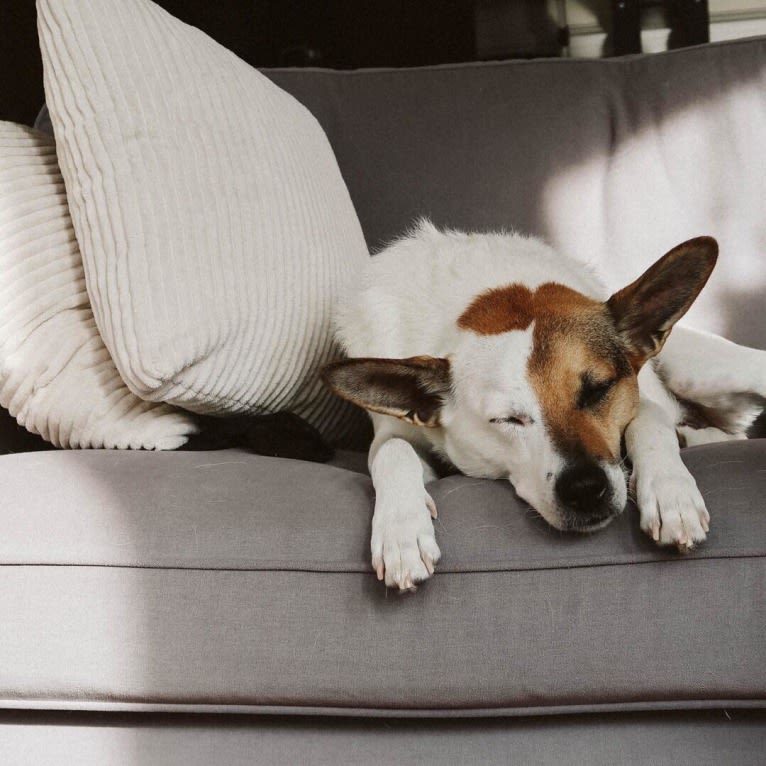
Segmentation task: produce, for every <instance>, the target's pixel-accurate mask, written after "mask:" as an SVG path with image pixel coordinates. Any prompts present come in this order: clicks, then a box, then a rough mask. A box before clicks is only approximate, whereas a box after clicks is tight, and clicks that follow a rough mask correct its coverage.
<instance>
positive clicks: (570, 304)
mask: <svg viewBox="0 0 766 766" xmlns="http://www.w3.org/2000/svg"><path fill="white" fill-rule="evenodd" d="M600 305H601V304H599V303H598V302H597V301H594V300H591V299H590V298H586V297H585V296H584V295H582V294H581V293H578V292H577V291H576V290H572V289H571V288H569V287H566V286H565V285H560V284H558V283H557V282H546V283H545V284H543V285H540V286H539V287H538V288H537V289H536V290H535V291H534V292H532V290H530V289H529V288H528V287H526V286H525V285H519V284H512V285H506V286H505V287H496V288H493V289H491V290H487V291H486V292H483V293H481V295H478V296H477V297H476V298H474V300H473V301H472V302H471V304H470V305H469V306H468V308H467V309H466V310H465V311H464V312H463V313H462V314H461V315H460V318H459V319H458V320H457V324H458V327H460V328H461V329H462V330H470V331H471V332H475V333H476V334H477V335H499V334H501V333H504V332H510V331H511V330H526V329H527V327H529V325H530V324H532V322H534V321H536V320H537V319H539V318H541V317H544V316H549V315H551V314H572V313H575V314H576V313H579V312H582V311H587V310H592V309H593V308H594V306H600Z"/></svg>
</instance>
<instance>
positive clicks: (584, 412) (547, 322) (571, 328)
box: [458, 282, 638, 462]
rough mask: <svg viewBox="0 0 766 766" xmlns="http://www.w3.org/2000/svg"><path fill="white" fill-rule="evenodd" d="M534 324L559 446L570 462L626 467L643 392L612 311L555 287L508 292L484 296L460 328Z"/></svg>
mask: <svg viewBox="0 0 766 766" xmlns="http://www.w3.org/2000/svg"><path fill="white" fill-rule="evenodd" d="M532 322H534V332H533V350H532V354H531V356H530V359H529V362H528V375H529V380H530V383H531V385H532V387H533V388H534V390H535V393H536V394H537V398H538V401H539V403H540V407H541V409H542V413H543V418H544V420H545V425H546V428H547V430H548V432H549V434H550V435H551V438H552V439H553V441H554V442H555V443H556V445H557V447H558V448H559V449H560V450H561V452H562V453H563V454H565V455H569V456H572V457H577V458H586V459H591V460H606V461H612V462H613V461H616V460H619V458H620V443H621V438H622V433H623V431H624V429H625V426H627V424H628V423H629V422H630V420H631V419H632V418H633V417H634V415H635V411H636V407H637V403H638V385H637V382H636V378H635V375H634V373H633V369H632V367H631V364H630V362H629V360H628V357H627V355H626V350H625V348H624V345H623V343H622V342H621V340H620V337H619V334H618V332H617V329H616V327H615V322H614V318H613V317H612V315H611V313H610V312H609V310H608V309H607V306H606V305H605V304H604V303H601V302H599V301H596V300H593V299H591V298H588V297H587V296H585V295H582V293H579V292H577V291H576V290H572V289H571V288H569V287H566V286H564V285H561V284H558V283H555V282H548V283H545V284H543V285H540V287H538V288H537V290H535V291H534V292H533V291H532V290H530V289H529V288H527V287H525V286H523V285H508V286H507V287H502V288H497V289H494V290H489V291H487V292H485V293H482V294H481V295H479V296H478V297H477V298H476V299H475V300H474V301H473V302H472V303H471V305H470V306H469V307H468V308H467V309H466V310H465V311H464V312H463V314H462V315H461V316H460V318H459V319H458V326H459V327H460V328H461V329H464V330H470V331H471V332H474V333H477V334H479V335H495V334H500V333H504V332H509V331H511V330H525V329H527V328H528V327H529V326H530V325H531V324H532Z"/></svg>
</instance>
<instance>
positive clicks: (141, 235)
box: [38, 0, 369, 438]
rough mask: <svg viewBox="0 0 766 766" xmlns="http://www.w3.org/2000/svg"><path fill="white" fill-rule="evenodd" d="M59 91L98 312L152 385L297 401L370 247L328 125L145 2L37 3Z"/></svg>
mask: <svg viewBox="0 0 766 766" xmlns="http://www.w3.org/2000/svg"><path fill="white" fill-rule="evenodd" d="M38 25H39V32H40V43H41V49H42V54H43V64H44V73H45V92H46V98H47V102H48V106H49V109H50V112H51V118H52V123H53V127H54V131H55V134H56V139H57V143H58V150H59V161H60V164H61V167H62V172H63V175H64V179H65V181H66V188H67V194H68V197H69V205H70V209H71V213H72V218H73V222H74V227H75V231H76V233H77V238H78V240H79V242H80V247H81V250H82V255H83V261H84V266H85V272H86V274H87V276H88V292H89V294H90V297H91V302H92V305H93V312H94V314H95V318H96V323H97V324H98V327H99V329H100V331H101V334H102V336H103V338H104V341H105V343H106V345H107V347H108V348H109V350H110V351H111V353H112V356H113V358H114V360H115V363H116V365H117V368H118V369H119V371H120V373H121V374H122V377H123V378H124V380H125V381H126V383H127V384H128V386H129V387H130V388H131V389H132V390H133V391H134V392H136V393H137V394H138V395H139V396H141V397H142V398H145V399H149V400H152V401H159V400H162V401H166V402H171V403H174V404H178V405H180V406H182V407H186V408H188V409H190V410H193V411H196V412H201V413H224V412H232V413H245V412H250V413H256V412H262V411H276V410H280V409H290V410H291V411H293V412H295V413H297V414H298V415H301V416H302V417H304V418H306V419H307V420H308V421H309V422H311V423H312V424H314V425H315V426H317V427H319V428H320V430H322V431H323V433H324V434H325V435H326V436H329V437H330V438H332V437H333V435H334V434H335V435H337V430H338V429H339V428H341V429H342V428H343V426H342V425H341V424H340V423H339V420H340V419H341V415H340V413H341V411H342V410H346V411H347V408H346V407H344V406H343V405H342V403H341V402H339V401H338V400H335V399H334V398H333V397H332V396H331V395H330V394H329V393H328V392H326V391H325V389H324V388H323V387H322V385H321V383H320V381H319V379H318V375H317V372H318V369H319V367H321V365H322V364H324V363H325V362H326V361H328V360H330V359H331V358H334V357H335V356H337V354H338V351H337V349H336V347H335V346H334V343H333V339H332V331H331V310H332V305H333V302H334V300H335V297H336V295H338V294H339V292H340V291H341V290H342V289H343V286H344V284H345V283H346V281H347V280H348V279H349V278H350V277H351V276H352V275H353V274H355V273H356V272H357V271H358V269H359V267H361V265H362V264H363V263H364V261H365V260H366V259H367V258H368V257H369V256H368V253H367V248H366V245H365V242H364V237H363V235H362V231H361V227H360V225H359V222H358V220H357V217H356V213H355V211H354V209H353V206H352V203H351V200H350V197H349V195H348V191H347V189H346V186H345V184H344V182H343V179H342V177H341V175H340V171H339V169H338V167H337V163H336V161H335V157H334V155H333V153H332V150H331V148H330V145H329V142H328V141H327V137H326V136H325V134H324V132H323V131H322V129H321V127H320V126H319V124H318V123H317V122H316V120H315V119H314V117H313V116H312V115H311V114H310V113H309V112H308V111H307V110H306V109H305V108H304V107H303V106H302V105H301V104H299V103H298V102H297V101H296V100H295V99H294V98H293V97H292V96H290V95H288V94H287V93H285V92H284V91H282V90H281V89H279V88H278V87H277V86H275V85H273V84H272V83H271V82H270V81H269V80H268V79H267V78H266V77H264V76H263V75H261V74H260V73H259V72H257V71H256V70H254V69H253V68H252V67H250V66H248V65H247V64H246V63H244V62H243V61H241V60H240V59H238V58H237V57H236V56H235V55H234V54H233V53H231V52H230V51H228V50H226V49H225V48H223V47H221V46H220V45H218V44H217V43H216V42H214V41H213V40H211V39H210V38H209V37H207V36H206V35H204V34H203V33H202V32H200V31H199V30H197V29H194V28H193V27H189V26H187V25H185V24H183V23H181V22H180V21H178V20H177V19H175V18H173V17H172V16H170V15H169V14H167V13H166V12H165V11H163V10H162V9H161V8H159V7H158V6H157V5H155V4H154V3H151V2H149V1H148V0H38Z"/></svg>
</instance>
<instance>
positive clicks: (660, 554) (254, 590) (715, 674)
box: [0, 40, 766, 764]
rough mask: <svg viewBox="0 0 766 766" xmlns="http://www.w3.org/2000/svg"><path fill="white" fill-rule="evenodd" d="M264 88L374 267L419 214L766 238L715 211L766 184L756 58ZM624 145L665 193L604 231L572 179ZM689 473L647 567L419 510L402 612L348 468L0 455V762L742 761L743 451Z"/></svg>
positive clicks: (691, 52) (551, 537)
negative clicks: (650, 214)
mask: <svg viewBox="0 0 766 766" xmlns="http://www.w3.org/2000/svg"><path fill="white" fill-rule="evenodd" d="M268 74H269V76H270V77H271V78H273V79H274V80H275V81H276V82H277V83H278V84H279V85H280V86H281V87H283V88H285V89H287V90H288V91H290V92H292V93H293V94H294V95H295V96H296V97H297V98H299V99H300V100H301V101H303V102H304V103H305V104H306V105H307V106H308V107H309V108H310V109H311V110H312V111H313V112H314V113H315V114H316V116H317V117H318V119H319V120H320V122H321V123H322V125H323V126H324V128H325V130H326V131H327V133H328V135H329V137H330V140H331V142H332V144H333V147H334V149H335V152H336V155H337V157H338V161H339V163H340V166H341V170H342V171H343V174H344V177H345V179H346V182H347V184H348V186H349V189H350V191H351V195H352V198H353V199H354V202H355V204H356V207H357V210H358V213H359V216H360V219H361V221H362V224H363V227H364V230H365V234H366V237H367V240H368V243H369V245H370V246H371V248H373V249H375V248H378V247H380V246H381V244H383V243H385V242H386V241H387V240H389V239H390V238H392V237H393V236H395V235H397V234H398V233H400V232H401V231H402V229H403V228H404V227H405V226H406V225H407V224H408V223H409V222H411V221H412V220H413V219H414V218H415V217H417V216H419V215H428V216H430V217H431V218H432V219H433V220H434V221H435V222H436V223H437V224H444V225H449V226H454V227H460V228H480V229H487V228H498V227H506V228H507V227H511V226H512V227H515V228H518V229H520V230H522V231H527V232H530V233H534V234H539V235H542V236H546V237H548V238H549V239H551V240H553V241H556V240H557V239H560V238H561V237H562V236H565V235H566V233H567V232H571V231H575V233H576V232H577V228H576V227H577V226H581V227H582V232H581V236H580V238H579V241H580V242H582V241H583V239H584V238H587V237H588V236H589V233H590V234H593V233H594V232H596V230H597V229H598V230H599V231H601V229H599V227H602V229H603V227H604V226H605V227H606V229H608V230H611V229H613V228H614V227H615V226H617V227H619V224H620V215H621V212H620V211H621V210H623V211H625V214H626V215H627V216H628V218H630V215H629V211H628V210H627V208H626V205H627V206H630V205H634V206H642V205H646V206H647V207H648V208H651V204H652V202H653V199H652V195H653V194H654V191H653V190H654V189H656V188H659V187H660V186H662V185H663V184H664V185H665V186H667V185H668V184H670V185H671V186H672V185H673V184H674V183H678V184H679V187H680V188H678V194H679V196H683V195H686V194H688V193H689V192H690V190H689V189H685V188H683V185H684V183H685V181H684V179H688V178H698V179H699V181H698V182H697V181H695V184H697V185H706V186H707V188H709V189H712V190H714V196H715V201H716V202H717V207H716V206H713V207H710V208H709V209H708V208H707V207H706V208H705V211H703V212H704V214H705V215H708V214H709V215H710V219H709V227H708V228H706V229H705V230H704V231H689V232H688V235H689V236H693V235H696V234H700V233H708V234H713V235H716V236H719V238H720V239H721V240H722V259H723V260H724V261H725V258H726V255H725V253H726V243H727V237H729V238H731V237H735V238H736V236H737V234H736V233H732V231H734V232H740V233H741V232H751V233H752V232H755V233H756V234H757V232H758V231H759V229H758V226H759V225H760V227H761V228H760V233H761V236H762V237H763V238H762V239H761V240H760V241H761V245H762V246H763V243H764V242H766V236H764V229H763V221H764V220H766V216H764V215H763V213H764V212H765V211H764V203H766V198H761V200H760V203H758V204H757V205H756V207H757V212H758V213H759V215H760V218H761V221H760V223H759V221H758V220H752V219H751V218H748V213H747V211H745V210H743V209H740V208H738V206H737V202H738V199H737V195H738V194H739V193H740V191H741V189H742V188H743V185H744V186H745V188H748V189H749V188H751V187H750V186H747V184H751V183H756V184H757V182H758V179H757V178H755V180H753V179H754V176H753V174H757V173H758V172H760V170H762V169H763V168H764V167H766V149H765V148H764V146H766V144H765V143H764V140H763V139H764V137H765V136H766V134H764V133H757V135H756V136H755V137H753V138H750V133H749V132H748V131H749V130H750V129H752V127H753V125H752V120H751V117H750V114H751V112H750V111H749V110H752V109H753V108H754V109H755V110H756V112H757V110H760V113H761V115H762V119H766V117H763V115H764V114H766V40H753V41H743V42H736V43H728V44H722V45H712V46H704V47H701V48H697V49H688V50H684V51H680V52H674V53H670V54H666V55H660V56H651V57H636V58H630V59H625V60H619V61H600V62H583V61H579V62H566V61H538V62H521V63H500V64H494V63H488V64H485V65H465V66H450V67H437V68H426V69H418V70H398V71H373V70H371V71H361V72H328V71H320V70H315V71H310V70H304V71H295V70H292V71H272V72H268ZM742 88H745V95H744V96H743V95H742V93H741V89H742ZM753 92H754V93H756V94H760V96H758V95H756V96H755V98H756V103H755V104H753V103H752V99H753V96H752V95H749V94H752V93H753ZM757 98H760V99H761V100H760V103H758V102H757ZM743 99H744V100H743ZM686 115H691V116H690V117H689V119H690V120H691V122H689V124H690V125H698V126H699V128H700V131H701V132H702V135H703V137H704V136H706V135H708V133H709V132H710V130H711V125H713V126H714V127H715V126H718V125H724V126H728V130H724V131H723V132H721V131H720V130H718V128H717V127H715V130H714V133H713V135H715V136H720V139H719V141H718V145H717V146H716V147H715V148H716V152H715V157H713V156H712V155H711V156H709V157H708V158H706V157H705V156H704V151H705V148H706V147H707V150H709V149H710V146H711V144H710V142H709V141H708V142H707V143H705V142H704V141H703V142H702V143H701V144H700V146H701V148H698V149H697V151H698V154H697V155H694V157H695V159H694V161H693V162H692V164H691V165H690V164H689V163H690V160H689V155H688V146H685V145H676V144H674V143H673V141H674V140H676V139H674V136H675V137H677V136H679V135H684V133H683V130H684V129H686V128H684V127H683V125H686V123H683V120H685V119H687V117H686ZM676 117H679V119H681V121H682V123H683V125H682V128H679V130H680V132H674V131H672V130H667V131H666V130H664V127H663V126H666V125H667V124H669V121H672V120H674V119H675V118H676ZM743 121H744V122H746V123H747V124H742V122H743ZM652 131H654V133H652ZM705 131H708V133H706V132H705ZM647 135H648V136H649V137H650V139H651V140H652V141H654V138H652V136H654V137H655V138H657V137H658V138H657V141H659V144H657V145H658V146H660V150H661V152H664V153H665V154H664V155H663V156H665V157H666V159H665V160H663V162H664V163H665V167H666V168H667V173H666V176H667V177H666V178H664V179H655V178H652V177H647V178H645V179H644V180H645V182H646V188H640V187H641V184H639V183H637V184H636V188H634V189H630V188H628V189H623V193H622V196H623V198H624V200H627V202H625V201H623V202H622V203H621V204H622V205H623V207H622V208H621V207H620V205H619V204H617V203H618V202H620V199H621V197H620V195H617V196H616V197H615V195H614V189H613V188H605V190H604V193H603V199H601V198H600V197H599V199H601V202H599V204H597V205H595V202H594V199H592V198H590V197H588V196H587V195H584V194H583V189H584V188H588V187H587V186H586V187H583V186H579V185H578V181H577V180H576V176H574V175H566V174H567V173H570V171H571V170H572V168H576V167H577V166H578V164H579V165H582V166H583V167H586V168H593V167H600V168H602V169H603V172H604V173H605V174H606V175H605V176H604V178H605V179H606V181H605V183H606V184H607V186H608V185H609V184H610V183H612V181H610V179H613V178H614V176H613V175H610V174H611V173H613V172H616V173H618V174H619V173H620V172H624V171H625V163H626V162H627V161H628V160H626V159H625V158H626V156H627V157H628V158H630V157H635V141H636V140H642V136H644V137H645V136H647ZM748 141H750V144H749V145H747V142H748ZM631 142H632V143H631ZM655 143H656V142H655ZM713 143H714V144H715V142H713ZM653 145H654V144H653ZM745 145H747V146H746V148H747V152H748V153H747V154H746V155H742V151H743V146H745ZM631 146H633V148H634V154H631V153H630V151H628V148H629V147H631ZM626 147H628V148H626ZM655 148H656V147H655ZM639 149H640V147H639ZM699 152H702V154H701V155H700V154H699ZM729 155H731V159H730V158H729ZM736 157H739V160H740V161H739V163H737V162H736ZM721 158H723V160H722V159H721ZM639 159H640V153H639ZM631 161H633V160H631ZM594 163H595V165H594ZM647 163H648V164H647V167H651V163H650V162H649V161H648V160H647ZM639 170H640V168H639ZM562 174H564V175H563V176H562V177H563V178H565V179H567V178H571V179H572V180H571V184H572V185H571V192H572V196H573V199H572V200H571V205H572V206H573V209H574V210H575V213H576V215H575V217H574V219H572V220H570V221H569V222H566V221H565V222H563V223H562V222H561V221H560V220H559V219H557V218H556V215H557V210H554V211H553V212H551V210H550V206H551V204H552V203H551V200H557V199H558V200H560V199H562V197H561V194H562V192H561V191H559V192H558V196H554V197H551V196H550V193H549V190H550V183H551V180H552V179H555V178H556V177H557V176H561V175H562ZM592 177H593V176H592V174H591V176H589V178H591V179H592ZM635 177H636V178H638V179H640V178H641V175H640V173H638V175H637V176H635ZM621 178H623V183H624V178H625V176H621ZM567 183H569V182H567ZM590 188H594V187H590ZM663 188H665V187H663ZM691 191H693V192H694V194H695V195H697V196H696V197H694V199H696V200H699V199H700V197H699V189H698V188H695V189H693V190H691ZM566 192H567V188H565V189H564V191H563V194H564V196H566ZM596 196H598V194H596ZM604 200H605V201H604ZM596 201H598V200H596ZM751 201H752V200H751ZM602 203H603V204H602ZM756 203H757V200H756ZM594 205H595V207H594ZM578 207H579V211H578ZM692 207H694V205H692V203H691V202H690V203H689V208H690V212H689V216H690V220H694V215H697V212H696V211H693V210H691V208H692ZM615 211H616V212H615ZM578 216H579V217H578ZM615 216H616V219H615ZM738 216H739V218H738ZM655 218H657V216H656V214H655ZM756 218H757V216H756ZM572 221H574V223H573V222H572ZM605 221H606V223H605ZM655 224H656V226H657V227H658V228H661V227H662V225H663V223H662V222H661V221H659V220H649V221H647V227H648V228H651V227H653V226H655ZM673 225H675V224H673ZM690 225H691V224H690ZM732 225H733V228H731V227H732ZM737 226H739V228H737ZM573 227H574V228H573ZM671 228H672V226H671ZM679 228H683V227H679ZM629 233H630V232H629ZM633 235H634V236H635V237H639V238H640V237H642V236H644V235H645V232H643V231H642V232H639V231H635V232H634V233H633ZM599 236H601V235H599ZM668 236H671V231H670V229H668ZM649 239H651V237H649ZM594 241H595V234H594ZM679 241H680V240H679ZM669 244H670V245H672V244H675V243H674V242H669ZM601 246H602V249H603V247H604V241H603V237H602V241H601ZM607 246H608V242H607ZM760 253H761V256H763V253H764V250H763V249H761V251H760ZM660 254H661V253H660V252H649V253H647V258H648V259H649V260H651V259H653V258H654V257H657V256H659V255H660ZM740 255H741V254H740ZM614 257H615V259H618V258H619V254H618V253H615V255H614ZM719 268H721V267H719ZM723 268H725V266H724V267H723ZM631 269H632V270H633V271H635V272H637V271H638V270H639V264H631V263H628V264H624V263H623V264H621V265H620V264H618V268H617V271H618V272H619V271H620V270H623V271H625V272H626V273H627V272H628V271H630V270H631ZM760 269H761V272H762V271H763V263H762V262H761V265H760ZM754 279H755V278H754V277H751V278H750V280H749V286H751V287H752V285H753V284H754ZM755 282H757V280H755ZM724 284H725V285H728V286H729V287H727V289H726V290H723V289H722V290H719V294H717V298H716V300H720V301H722V303H720V305H721V306H723V308H722V309H721V310H722V311H724V312H725V317H724V319H725V321H726V328H725V329H727V330H728V331H729V332H728V334H729V335H730V336H731V337H733V338H734V339H735V340H740V341H742V342H750V343H754V344H759V343H760V344H761V345H763V344H765V343H766V327H765V326H764V323H765V320H764V315H763V313H762V309H760V307H761V306H762V302H763V298H764V292H763V288H762V286H761V287H759V286H758V285H757V284H756V285H755V288H754V290H748V289H746V288H747V287H748V285H745V286H744V287H743V288H742V291H741V293H737V292H736V291H733V290H732V289H730V285H731V284H736V280H733V281H732V280H730V281H728V282H725V283H724ZM707 305H708V308H707V309H706V311H707V312H708V314H707V317H708V319H711V316H710V311H711V309H710V306H711V305H712V303H709V304H707ZM749 306H753V307H757V308H758V309H759V310H757V311H753V310H750V308H748V307H749ZM712 320H715V321H718V320H721V317H720V316H718V317H717V318H715V317H713V318H712V319H711V321H712ZM721 321H723V320H721ZM703 323H704V322H703ZM684 459H685V461H686V462H687V464H688V465H689V467H690V469H691V470H692V472H693V473H694V475H695V476H696V477H697V480H698V482H699V485H700V488H701V490H702V493H703V495H704V496H705V498H706V500H707V503H708V507H709V509H710V512H711V516H712V527H711V535H710V538H709V541H708V542H707V543H706V544H705V545H704V546H703V547H701V548H700V549H699V550H698V551H695V552H693V553H692V554H689V555H687V556H683V557H682V556H679V555H678V554H676V553H674V552H672V551H661V550H658V549H657V548H656V547H655V546H654V544H653V543H652V542H651V541H650V540H648V539H647V538H646V537H645V536H644V535H643V534H642V533H641V532H640V531H639V529H638V523H637V512H636V510H635V508H634V507H632V506H631V507H629V508H628V509H627V511H626V512H625V513H624V514H623V516H622V517H621V518H620V519H618V520H617V521H616V522H615V523H614V524H612V525H611V526H610V527H608V528H607V529H606V530H604V531H602V532H599V533H597V534H594V535H592V536H569V535H563V534H561V533H557V532H555V531H553V530H551V529H550V528H548V527H547V526H546V524H545V523H544V522H543V521H542V520H541V519H539V518H538V517H536V516H535V515H533V514H531V513H530V512H529V511H528V510H527V509H525V507H524V506H523V505H522V504H521V503H520V502H519V501H518V500H517V498H516V497H515V495H514V493H513V490H512V489H511V487H510V486H509V485H508V484H507V483H502V482H489V481H479V480H475V479H469V478H466V477H462V476H448V477H446V478H444V479H441V480H439V481H437V482H435V483H433V484H432V485H430V487H429V491H430V492H431V494H432V495H433V497H434V499H435V501H436V503H437V506H438V507H439V519H438V521H437V524H436V530H437V535H438V539H439V543H440V546H441V548H442V551H443V559H442V563H441V564H440V565H439V567H438V569H437V574H436V576H435V577H434V578H433V580H432V581H431V582H429V583H427V584H425V585H424V586H422V587H421V588H420V589H419V590H418V591H417V593H415V594H413V595H408V596H405V597H401V596H399V595H397V594H396V593H393V592H386V591H385V589H384V587H383V586H382V585H381V584H380V583H378V582H377V580H376V579H375V576H374V573H373V572H372V571H371V568H370V565H369V561H368V545H369V542H368V540H369V527H370V517H371V509H372V503H373V491H372V486H371V483H370V479H369V477H368V475H367V473H366V466H365V463H366V461H365V456H364V454H362V453H358V452H353V451H350V450H344V449H340V450H338V452H337V455H336V457H335V459H334V460H333V461H332V462H331V463H330V464H328V465H318V464H313V463H303V462H300V461H289V460H277V459H273V458H267V457H260V456H255V455H252V454H248V453H246V452H244V451H240V450H224V451H220V452H175V453H158V454H157V453H140V452H109V451H56V450H52V451H40V452H18V453H16V454H7V455H4V456H3V457H0V471H1V472H2V485H3V497H2V503H1V504H0V516H1V519H0V530H2V531H1V532H0V615H1V618H0V706H2V708H3V711H2V713H0V763H2V764H47V763H57V764H61V763H77V764H91V763H92V764H106V763H109V764H165V763H174V764H175V763H178V764H224V763H235V764H239V763H243V764H244V763H257V764H269V763H288V764H301V763H307V764H357V763H359V764H361V763H370V764H389V763H390V764H394V763H396V764H402V763H415V762H417V763H440V764H444V763H459V764H468V763H490V762H497V763H535V764H562V763H566V764H569V763H572V764H616V763H635V764H647V763H670V762H672V763H674V764H684V763H689V764H691V763H694V764H700V763H711V764H714V763H722V764H723V763H726V764H729V763H731V764H735V763H736V764H756V763H764V761H765V759H766V712H765V711H766V642H765V641H764V634H766V603H765V602H764V593H765V592H766V501H764V497H766V441H765V440H763V439H757V438H753V439H750V440H747V441H743V442H737V443H730V444H724V445H716V446H706V447H697V448H693V449H688V450H686V451H685V452H684Z"/></svg>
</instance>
